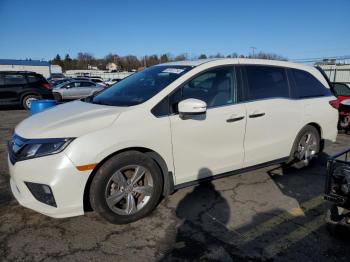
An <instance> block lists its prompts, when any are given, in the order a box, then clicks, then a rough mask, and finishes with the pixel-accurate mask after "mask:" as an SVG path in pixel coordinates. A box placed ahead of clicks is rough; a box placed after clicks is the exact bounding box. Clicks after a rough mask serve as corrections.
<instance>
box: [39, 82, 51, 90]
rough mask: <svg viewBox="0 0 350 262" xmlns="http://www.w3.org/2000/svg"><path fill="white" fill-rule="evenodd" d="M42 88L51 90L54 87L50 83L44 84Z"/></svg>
mask: <svg viewBox="0 0 350 262" xmlns="http://www.w3.org/2000/svg"><path fill="white" fill-rule="evenodd" d="M41 86H42V87H44V88H46V89H51V88H52V86H51V85H50V84H49V83H42V84H41Z"/></svg>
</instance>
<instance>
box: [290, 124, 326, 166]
mask: <svg viewBox="0 0 350 262" xmlns="http://www.w3.org/2000/svg"><path fill="white" fill-rule="evenodd" d="M320 149H321V137H320V134H319V132H318V131H317V129H316V128H315V127H313V126H311V125H307V126H306V127H304V128H303V129H302V130H301V131H300V132H299V134H298V136H297V138H296V139H295V142H294V145H293V149H292V152H291V155H290V158H289V164H292V165H293V166H294V167H296V168H303V167H307V166H309V165H310V164H311V162H312V161H313V160H314V159H315V158H316V157H317V155H318V153H319V152H320Z"/></svg>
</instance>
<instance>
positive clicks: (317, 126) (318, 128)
mask: <svg viewBox="0 0 350 262" xmlns="http://www.w3.org/2000/svg"><path fill="white" fill-rule="evenodd" d="M307 125H308V126H313V127H314V128H316V130H317V131H318V134H319V135H320V138H321V140H322V129H321V126H320V125H319V124H317V123H308V124H307Z"/></svg>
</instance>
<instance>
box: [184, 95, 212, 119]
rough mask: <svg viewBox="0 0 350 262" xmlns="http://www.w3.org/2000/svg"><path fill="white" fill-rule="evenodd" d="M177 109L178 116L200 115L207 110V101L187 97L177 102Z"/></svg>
mask: <svg viewBox="0 0 350 262" xmlns="http://www.w3.org/2000/svg"><path fill="white" fill-rule="evenodd" d="M178 110H179V114H180V117H183V116H191V115H201V114H205V113H206V111H207V103H205V102H204V101H202V100H199V99H194V98H188V99H185V100H182V101H181V102H180V103H179V104H178Z"/></svg>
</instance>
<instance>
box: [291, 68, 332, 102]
mask: <svg viewBox="0 0 350 262" xmlns="http://www.w3.org/2000/svg"><path fill="white" fill-rule="evenodd" d="M291 74H292V76H293V78H294V83H295V89H296V90H295V95H296V96H297V98H307V97H318V96H328V95H330V94H331V91H330V90H329V89H328V88H326V87H325V86H324V85H323V84H322V83H321V82H320V81H318V80H317V79H316V78H315V77H314V76H313V75H311V74H310V73H308V72H306V71H303V70H298V69H291Z"/></svg>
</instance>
